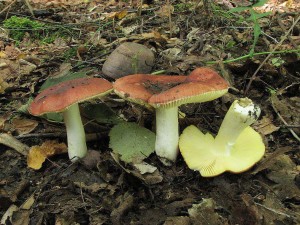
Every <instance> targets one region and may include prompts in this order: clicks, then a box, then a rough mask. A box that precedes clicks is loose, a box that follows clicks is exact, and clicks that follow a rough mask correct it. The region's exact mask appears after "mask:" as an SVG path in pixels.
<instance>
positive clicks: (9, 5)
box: [0, 0, 17, 14]
mask: <svg viewBox="0 0 300 225" xmlns="http://www.w3.org/2000/svg"><path fill="white" fill-rule="evenodd" d="M16 1H17V0H14V1H12V2H11V3H10V4H8V6H6V7H5V8H4V9H2V10H1V12H0V14H2V13H3V12H5V11H6V10H7V9H8V8H10V7H11V6H12V5H13V4H14V3H15V2H16Z"/></svg>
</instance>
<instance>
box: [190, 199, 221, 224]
mask: <svg viewBox="0 0 300 225" xmlns="http://www.w3.org/2000/svg"><path fill="white" fill-rule="evenodd" d="M215 208H216V203H215V201H214V200H213V199H212V198H204V199H203V200H202V202H201V203H200V204H193V206H192V208H190V209H188V213H189V216H190V218H191V220H192V221H193V224H202V225H210V224H214V225H223V224H225V223H224V221H222V219H221V218H222V217H221V216H220V215H219V214H218V213H217V212H215Z"/></svg>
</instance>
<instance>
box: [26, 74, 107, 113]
mask: <svg viewBox="0 0 300 225" xmlns="http://www.w3.org/2000/svg"><path fill="white" fill-rule="evenodd" d="M111 91H112V84H111V83H110V82H109V81H107V80H105V79H102V78H79V79H74V80H68V81H65V82H61V83H59V84H57V85H54V86H51V87H49V88H47V89H45V90H44V91H42V92H41V93H40V94H38V95H37V96H36V98H35V99H34V101H33V102H32V103H31V104H30V106H29V108H28V111H29V113H30V114H32V115H35V116H40V115H43V114H45V113H50V112H62V111H64V110H66V109H67V108H68V107H70V106H71V105H73V104H76V103H79V102H83V101H85V100H88V99H91V98H94V97H101V96H104V95H106V94H108V93H109V92H111Z"/></svg>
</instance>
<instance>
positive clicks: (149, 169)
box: [133, 162, 157, 174]
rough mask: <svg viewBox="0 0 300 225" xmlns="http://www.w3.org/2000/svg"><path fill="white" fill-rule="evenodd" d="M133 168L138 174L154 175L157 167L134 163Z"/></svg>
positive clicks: (144, 163)
mask: <svg viewBox="0 0 300 225" xmlns="http://www.w3.org/2000/svg"><path fill="white" fill-rule="evenodd" d="M133 166H134V167H135V168H136V169H137V170H138V171H139V172H140V174H145V173H154V171H155V170H157V167H155V166H152V165H150V164H148V163H146V162H141V163H136V164H133Z"/></svg>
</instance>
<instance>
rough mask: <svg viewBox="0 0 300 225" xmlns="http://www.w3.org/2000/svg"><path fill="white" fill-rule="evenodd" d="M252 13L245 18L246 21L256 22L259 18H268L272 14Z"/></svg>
mask: <svg viewBox="0 0 300 225" xmlns="http://www.w3.org/2000/svg"><path fill="white" fill-rule="evenodd" d="M253 12H254V13H253ZM253 12H252V13H251V16H250V17H248V18H247V20H248V21H250V20H258V19H260V18H263V17H266V16H269V15H270V14H271V13H272V12H265V13H257V12H255V11H253Z"/></svg>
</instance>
